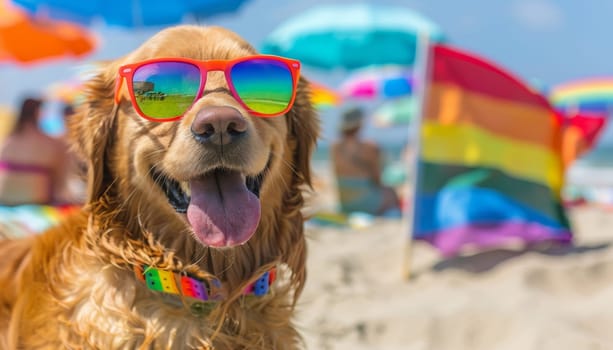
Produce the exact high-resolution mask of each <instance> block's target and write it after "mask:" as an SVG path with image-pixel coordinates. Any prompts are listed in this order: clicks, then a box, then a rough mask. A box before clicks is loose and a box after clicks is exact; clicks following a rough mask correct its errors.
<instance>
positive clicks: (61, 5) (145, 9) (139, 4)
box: [13, 0, 247, 28]
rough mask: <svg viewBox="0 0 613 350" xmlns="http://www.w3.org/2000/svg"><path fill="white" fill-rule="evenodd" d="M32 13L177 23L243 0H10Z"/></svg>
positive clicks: (120, 22)
mask: <svg viewBox="0 0 613 350" xmlns="http://www.w3.org/2000/svg"><path fill="white" fill-rule="evenodd" d="M13 2H14V3H15V4H17V5H19V6H21V7H23V8H24V9H26V10H27V11H28V12H30V13H32V14H40V15H43V16H48V17H51V18H57V19H63V20H69V21H73V22H77V23H83V24H91V23H92V22H94V21H96V20H101V21H103V22H104V23H105V24H107V25H111V26H120V27H126V28H133V27H143V26H162V25H171V24H178V23H181V22H182V21H183V20H184V18H185V17H186V16H193V17H195V18H207V17H211V16H215V15H219V14H223V13H230V12H234V11H236V10H237V9H238V8H239V7H240V6H241V5H242V4H243V3H245V2H247V0H175V1H166V0H84V1H75V0H13Z"/></svg>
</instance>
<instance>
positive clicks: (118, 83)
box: [115, 75, 123, 105]
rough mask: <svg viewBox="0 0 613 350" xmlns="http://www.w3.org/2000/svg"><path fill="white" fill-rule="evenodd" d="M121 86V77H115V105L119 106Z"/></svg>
mask: <svg viewBox="0 0 613 350" xmlns="http://www.w3.org/2000/svg"><path fill="white" fill-rule="evenodd" d="M122 85H123V77H122V76H121V75H118V76H117V79H115V104H116V105H118V104H119V92H120V91H121V86H122Z"/></svg>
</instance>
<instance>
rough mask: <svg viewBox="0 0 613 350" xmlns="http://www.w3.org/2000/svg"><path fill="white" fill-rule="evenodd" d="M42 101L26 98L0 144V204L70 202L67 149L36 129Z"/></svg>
mask: <svg viewBox="0 0 613 350" xmlns="http://www.w3.org/2000/svg"><path fill="white" fill-rule="evenodd" d="M42 106H43V101H42V100H40V99H37V98H33V97H28V98H25V99H24V100H23V102H22V104H21V109H20V111H19V115H18V116H17V119H16V121H15V125H14V127H13V130H12V131H11V133H10V134H9V135H8V136H7V137H6V139H4V140H3V141H2V143H1V144H0V205H21V204H62V203H66V202H70V196H69V195H68V190H67V187H66V169H67V160H68V149H67V147H66V145H65V143H64V142H63V141H62V140H59V139H54V138H52V137H50V136H48V135H47V134H45V133H44V132H43V131H42V130H41V129H40V127H39V118H40V115H41V108H42Z"/></svg>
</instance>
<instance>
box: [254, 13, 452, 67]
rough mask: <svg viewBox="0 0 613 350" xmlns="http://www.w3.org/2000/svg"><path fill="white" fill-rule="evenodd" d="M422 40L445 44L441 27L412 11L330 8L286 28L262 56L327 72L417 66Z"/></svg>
mask: <svg viewBox="0 0 613 350" xmlns="http://www.w3.org/2000/svg"><path fill="white" fill-rule="evenodd" d="M421 35H424V36H427V37H428V38H429V40H430V41H431V42H441V41H443V40H444V36H443V33H442V31H441V30H440V29H439V27H438V26H437V25H436V24H434V23H433V22H431V21H430V20H428V19H427V18H425V17H423V16H422V15H420V14H418V13H416V12H414V11H412V10H410V9H408V8H404V7H387V6H378V5H369V4H357V5H325V6H320V7H316V8H313V9H311V10H309V11H307V12H304V13H303V14H301V15H298V16H296V17H293V18H290V19H288V20H287V21H285V22H284V23H282V24H281V25H280V26H279V27H278V28H277V29H275V30H274V31H273V32H272V33H271V34H270V35H269V36H268V37H267V38H266V39H265V40H264V42H263V44H262V47H261V50H262V52H264V53H269V54H275V55H281V56H287V57H292V58H295V59H299V60H300V61H302V63H304V64H305V65H309V66H312V67H317V68H324V69H333V68H344V69H354V68H360V67H365V66H370V65H382V64H400V65H412V64H413V63H414V62H415V56H416V55H415V52H416V50H417V40H418V37H420V36H421Z"/></svg>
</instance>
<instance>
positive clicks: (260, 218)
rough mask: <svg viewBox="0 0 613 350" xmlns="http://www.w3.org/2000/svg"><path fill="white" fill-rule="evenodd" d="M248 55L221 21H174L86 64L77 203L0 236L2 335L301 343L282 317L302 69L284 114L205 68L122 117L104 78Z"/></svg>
mask: <svg viewBox="0 0 613 350" xmlns="http://www.w3.org/2000/svg"><path fill="white" fill-rule="evenodd" d="M255 54H257V52H256V50H255V49H254V48H253V47H252V46H250V45H249V44H248V43H247V42H245V41H244V40H243V39H241V38H240V37H239V36H238V35H236V34H234V33H232V32H230V31H228V30H225V29H222V28H219V27H200V26H187V25H186V26H177V27H173V28H169V29H165V30H163V31H161V32H160V33H158V34H156V35H155V36H153V37H152V38H150V39H149V40H148V41H146V42H145V43H144V44H143V45H142V46H140V47H139V48H138V49H136V50H135V51H134V52H132V53H130V54H128V55H126V56H125V57H123V58H120V59H117V60H115V61H112V62H107V63H105V64H104V65H103V67H102V68H101V69H100V70H99V71H98V72H97V74H96V75H95V76H94V77H92V79H91V80H90V81H89V82H88V83H87V87H86V90H87V91H86V101H85V102H84V104H83V105H82V108H81V109H80V110H79V111H78V112H77V114H76V115H75V116H74V117H72V119H71V120H70V123H69V124H70V125H69V134H70V137H71V141H72V143H73V147H74V150H75V152H76V153H77V154H78V155H80V156H81V157H82V159H83V160H84V161H85V162H86V163H87V175H86V178H87V199H86V203H85V205H84V207H83V209H82V210H81V211H79V212H78V213H75V214H73V215H71V216H69V217H67V218H66V220H64V221H63V222H62V223H61V224H60V225H59V226H56V227H54V228H52V229H50V230H48V231H47V232H45V233H43V234H41V235H38V236H35V237H30V238H27V239H23V240H5V241H1V242H0V257H1V260H0V347H1V348H2V349H295V348H301V347H303V346H304V342H303V341H302V339H301V337H300V334H299V332H298V330H297V329H296V327H295V325H294V324H293V320H292V317H293V313H294V310H295V306H296V303H297V299H298V298H299V296H300V293H301V291H302V289H303V287H304V283H305V277H306V271H305V258H306V242H305V237H304V234H303V233H304V232H303V222H304V218H303V213H302V212H301V209H302V207H303V205H304V202H305V198H306V197H303V192H304V190H305V189H308V188H309V187H310V182H311V174H310V156H311V153H312V150H313V149H314V147H315V143H316V139H317V136H318V132H319V120H318V117H317V116H316V114H315V112H314V110H313V108H312V106H311V104H310V101H309V92H308V84H307V81H306V80H305V79H303V78H300V79H299V81H298V84H297V89H296V97H295V101H294V103H293V105H292V107H291V109H289V110H288V111H287V112H286V113H284V114H282V115H279V116H274V117H258V116H254V115H253V113H251V112H248V111H247V109H246V108H245V107H244V105H243V104H241V103H239V102H238V101H237V99H236V98H235V97H234V96H235V95H233V94H232V93H231V92H230V90H229V89H230V88H229V85H228V82H227V80H226V77H225V76H224V73H223V72H221V71H214V70H210V71H208V72H207V73H206V74H207V78H206V84H205V86H204V92H203V93H202V96H201V97H200V98H199V99H197V100H196V101H195V102H194V104H193V105H192V106H191V107H189V108H188V109H186V110H187V112H185V113H184V114H183V115H182V117H180V118H178V119H176V120H172V121H152V120H148V119H146V118H143V117H142V116H140V115H138V113H137V111H136V110H135V107H134V106H133V105H132V103H131V99H130V95H129V92H128V88H127V86H126V83H125V82H124V83H123V84H119V82H118V81H119V80H121V79H120V78H119V75H118V74H119V73H118V71H119V69H120V67H122V66H124V65H126V64H131V63H135V62H141V61H144V60H148V59H153V58H162V57H164V58H168V57H171V58H188V59H195V60H199V61H207V60H232V59H237V58H240V57H245V56H251V55H255ZM294 81H295V79H294ZM117 87H118V88H117ZM116 89H117V91H115V90H116ZM149 284H151V286H149ZM156 288H158V289H156Z"/></svg>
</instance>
